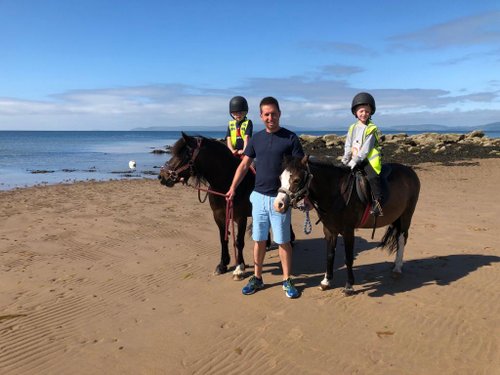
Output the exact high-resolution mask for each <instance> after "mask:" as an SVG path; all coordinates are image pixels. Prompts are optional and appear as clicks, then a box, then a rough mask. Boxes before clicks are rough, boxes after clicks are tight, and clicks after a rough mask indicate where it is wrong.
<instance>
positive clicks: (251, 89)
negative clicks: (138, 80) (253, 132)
mask: <svg viewBox="0 0 500 375" xmlns="http://www.w3.org/2000/svg"><path fill="white" fill-rule="evenodd" d="M365 90H366V89H358V88H355V87H350V86H349V85H348V84H347V83H346V82H345V81H343V80H328V79H309V78H307V77H303V76H297V77H289V78H283V79H267V78H266V79H264V78H254V79H251V80H249V81H248V82H247V84H246V85H245V86H242V87H238V88H232V89H213V88H201V87H192V86H185V85H152V86H137V87H122V88H112V89H101V90H74V91H69V92H66V93H61V94H56V95H53V96H51V97H50V98H49V99H47V100H46V101H28V100H19V99H14V98H0V129H4V130H9V129H10V130H43V129H47V130H95V129H98V130H129V129H131V128H136V127H150V126H165V127H172V128H174V129H182V128H183V127H185V126H199V127H210V128H215V129H221V130H222V129H224V128H225V126H226V124H227V121H228V119H229V114H228V102H229V99H230V98H231V97H232V96H234V95H244V96H245V97H246V98H247V99H248V101H249V105H250V114H249V115H250V118H252V119H253V120H254V122H255V123H256V124H257V126H258V125H259V124H260V120H259V111H258V105H259V101H260V99H261V98H262V97H264V96H269V95H271V96H275V97H276V98H277V99H278V100H279V101H280V105H281V109H282V112H283V117H282V119H283V124H288V125H293V126H301V127H302V126H306V127H307V126H308V127H311V128H325V127H331V126H335V127H336V128H338V127H343V126H347V124H348V123H349V122H351V121H352V119H353V118H352V115H351V113H350V102H351V98H352V97H353V95H354V94H355V93H356V92H359V91H365ZM368 90H369V91H370V92H371V93H372V94H373V95H374V96H375V98H376V101H377V113H376V115H375V117H376V118H377V119H378V120H379V122H380V123H381V124H383V123H386V124H387V125H397V124H408V123H411V124H416V123H419V122H420V123H441V124H448V125H457V126H461V125H470V124H471V123H473V124H480V123H489V122H495V121H498V118H500V102H499V93H500V92H499V91H491V92H488V91H483V92H468V93H465V94H463V95H452V94H451V93H450V92H448V91H446V90H437V89H406V90H401V89H373V90H370V89H368Z"/></svg>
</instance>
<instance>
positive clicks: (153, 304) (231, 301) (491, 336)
mask: <svg viewBox="0 0 500 375" xmlns="http://www.w3.org/2000/svg"><path fill="white" fill-rule="evenodd" d="M417 173H418V175H419V176H420V178H421V181H422V191H421V196H420V201H419V203H418V205H417V210H416V213H415V216H414V220H413V225H412V228H411V231H410V238H409V241H408V244H407V247H406V254H405V266H404V268H403V272H404V276H403V278H402V279H401V280H393V279H392V278H391V277H390V265H391V262H392V261H393V257H392V256H391V257H388V256H387V254H386V253H385V252H383V251H381V250H379V249H376V248H375V246H376V241H375V240H371V239H370V234H371V231H370V230H360V231H357V236H358V237H357V242H356V252H357V256H356V259H355V276H356V280H357V285H356V286H355V287H356V289H357V290H358V291H359V293H358V294H356V295H355V296H353V297H344V296H343V294H342V292H341V287H342V286H343V285H344V282H345V270H344V267H343V249H341V251H338V252H337V254H338V256H337V259H336V266H335V273H334V278H335V288H333V289H330V290H328V291H325V292H322V291H321V290H319V288H318V285H319V282H320V280H321V278H322V275H323V272H324V268H325V250H324V244H323V240H322V228H321V224H319V225H317V226H314V228H313V232H312V234H310V235H309V236H306V235H305V234H304V233H303V232H302V231H301V230H300V229H301V228H302V224H303V220H304V215H303V214H302V213H301V212H298V211H296V212H294V217H293V222H294V226H295V229H296V232H298V233H297V234H298V241H297V243H296V246H295V249H294V274H295V275H296V284H297V286H298V287H299V289H300V290H301V291H302V296H301V298H299V299H297V300H289V299H287V298H286V297H285V296H284V293H283V291H282V290H281V287H280V280H281V275H280V271H279V266H278V265H279V258H278V256H277V251H276V250H272V251H270V252H269V253H268V254H267V257H266V260H265V268H264V270H265V274H264V281H265V282H266V284H267V287H266V288H265V289H264V290H262V291H259V292H258V293H256V294H255V295H253V296H243V295H242V294H241V288H242V287H243V285H244V283H245V281H244V282H237V281H233V280H232V278H231V274H230V273H228V274H226V275H222V276H214V275H213V274H212V272H213V270H214V269H215V266H216V264H217V263H218V261H219V243H218V235H217V231H216V229H215V224H214V222H213V219H212V216H211V211H210V208H209V206H208V204H207V203H206V204H203V205H202V204H200V203H198V200H197V194H196V192H195V191H194V190H190V189H187V188H185V187H181V186H176V187H175V188H173V189H167V188H165V187H163V186H161V185H160V183H159V182H157V181H153V180H141V181H114V182H102V183H100V182H99V183H96V182H89V183H76V184H74V185H57V186H45V187H34V188H28V189H23V190H15V191H9V192H0V219H1V224H0V275H1V277H0V306H1V313H0V373H1V374H395V375H396V374H398V375H400V374H422V375H424V374H425V375H431V374H485V375H486V374H487V375H491V374H500V354H499V353H500V345H499V344H500V339H499V337H500V329H499V327H500V319H499V317H500V301H499V295H500V272H499V271H500V263H499V260H500V257H499V249H500V236H499V232H500V215H499V213H498V211H499V210H500V198H499V197H500V190H499V189H500V188H499V186H500V159H484V160H471V161H469V162H466V163H461V164H460V165H457V166H453V167H450V166H441V165H437V164H425V165H421V166H419V167H418V169H417ZM313 220H315V216H314V215H313ZM382 234H383V230H380V229H379V230H377V232H376V239H380V238H381V236H382ZM340 243H341V244H342V242H341V241H340ZM251 249H252V241H251V239H250V237H249V235H248V234H247V246H246V250H245V257H246V261H247V264H250V265H251V263H252V255H251ZM247 271H248V272H247V276H249V275H250V273H251V267H250V268H249V269H248V270H247Z"/></svg>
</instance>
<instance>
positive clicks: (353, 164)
mask: <svg viewBox="0 0 500 375" xmlns="http://www.w3.org/2000/svg"><path fill="white" fill-rule="evenodd" d="M356 165H357V164H356V162H355V161H354V160H351V161H350V162H349V163H347V166H348V167H349V168H351V169H354V167H356Z"/></svg>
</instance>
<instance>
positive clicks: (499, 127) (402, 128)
mask: <svg viewBox="0 0 500 375" xmlns="http://www.w3.org/2000/svg"><path fill="white" fill-rule="evenodd" d="M284 126H285V127H286V128H287V129H290V130H292V131H294V132H297V133H307V132H308V131H332V132H345V131H346V129H344V128H342V129H340V128H338V127H328V126H326V127H325V126H321V127H313V126H311V127H305V126H293V125H287V124H285V125H284ZM131 130H132V131H179V130H184V131H188V132H193V131H217V130H220V131H221V132H223V131H225V129H223V128H220V129H215V130H214V129H213V128H208V127H205V128H203V127H201V126H183V127H182V128H181V129H179V127H170V126H150V127H141V128H133V129H131ZM472 130H483V131H489V132H492V131H494V132H500V122H492V123H490V124H484V125H474V126H454V127H452V126H447V125H439V124H419V125H393V126H382V132H384V131H391V132H402V133H404V132H435V131H439V132H447V131H449V132H450V133H457V132H460V133H465V132H470V131H472Z"/></svg>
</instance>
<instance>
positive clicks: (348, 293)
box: [342, 286, 356, 297]
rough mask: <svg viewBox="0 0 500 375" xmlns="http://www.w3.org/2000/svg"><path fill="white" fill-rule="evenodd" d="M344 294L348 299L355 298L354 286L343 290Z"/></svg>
mask: <svg viewBox="0 0 500 375" xmlns="http://www.w3.org/2000/svg"><path fill="white" fill-rule="evenodd" d="M342 292H343V293H344V295H345V296H346V297H350V296H353V295H355V294H356V292H355V291H354V288H353V287H352V286H346V287H345V288H344V290H342Z"/></svg>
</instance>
